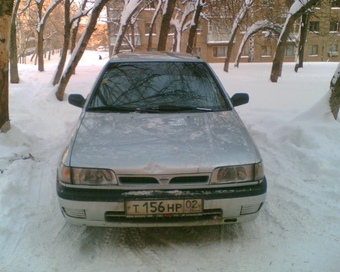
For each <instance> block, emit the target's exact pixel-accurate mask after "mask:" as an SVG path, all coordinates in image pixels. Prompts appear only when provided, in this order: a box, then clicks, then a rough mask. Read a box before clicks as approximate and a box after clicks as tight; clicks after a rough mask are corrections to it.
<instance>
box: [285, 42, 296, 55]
mask: <svg viewBox="0 0 340 272" xmlns="http://www.w3.org/2000/svg"><path fill="white" fill-rule="evenodd" d="M285 56H286V57H294V56H295V45H293V44H287V45H286V48H285Z"/></svg>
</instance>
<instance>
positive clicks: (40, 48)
mask: <svg viewBox="0 0 340 272" xmlns="http://www.w3.org/2000/svg"><path fill="white" fill-rule="evenodd" d="M43 4H44V1H41V2H37V8H38V28H37V50H36V51H37V58H38V71H39V72H43V71H44V25H42V24H41V20H42V18H41V17H42V8H43Z"/></svg>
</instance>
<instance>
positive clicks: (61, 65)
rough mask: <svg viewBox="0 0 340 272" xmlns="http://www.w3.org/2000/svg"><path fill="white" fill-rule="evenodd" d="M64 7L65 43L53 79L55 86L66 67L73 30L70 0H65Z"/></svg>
mask: <svg viewBox="0 0 340 272" xmlns="http://www.w3.org/2000/svg"><path fill="white" fill-rule="evenodd" d="M64 9H65V24H64V43H63V48H62V52H61V57H60V60H59V64H58V68H57V71H56V74H55V76H54V79H53V86H55V85H57V84H58V83H59V81H60V78H61V75H62V73H63V70H64V67H65V62H66V58H67V50H68V47H69V45H70V32H71V23H70V0H64Z"/></svg>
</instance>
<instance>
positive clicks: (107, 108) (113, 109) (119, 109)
mask: <svg viewBox="0 0 340 272" xmlns="http://www.w3.org/2000/svg"><path fill="white" fill-rule="evenodd" d="M87 111H91V112H135V111H139V109H136V108H134V107H130V108H129V107H118V106H103V107H91V108H88V109H87Z"/></svg>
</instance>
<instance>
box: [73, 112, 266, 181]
mask: <svg viewBox="0 0 340 272" xmlns="http://www.w3.org/2000/svg"><path fill="white" fill-rule="evenodd" d="M80 122H81V123H80V124H79V126H78V128H77V130H76V131H75V134H74V136H73V137H74V138H73V141H72V143H73V145H70V146H71V148H72V149H70V150H68V155H69V160H70V166H73V167H94V168H97V167H98V168H107V169H112V170H113V171H114V172H115V173H116V174H139V175H143V174H144V175H147V174H179V173H204V172H211V171H212V170H213V169H214V168H216V167H218V166H224V165H240V164H249V163H254V162H258V161H259V160H260V155H259V153H258V150H257V148H256V146H255V145H254V143H253V140H252V138H251V137H250V136H249V134H248V132H247V130H246V128H245V127H244V125H243V123H242V121H241V120H240V118H239V116H238V115H237V113H236V112H235V111H224V112H199V113H187V114H183V113H180V114H179V113H170V114H169V113H162V114H148V113H91V112H87V113H85V114H84V117H83V118H82V119H81V121H80Z"/></svg>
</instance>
